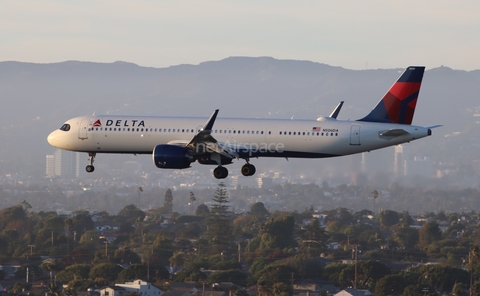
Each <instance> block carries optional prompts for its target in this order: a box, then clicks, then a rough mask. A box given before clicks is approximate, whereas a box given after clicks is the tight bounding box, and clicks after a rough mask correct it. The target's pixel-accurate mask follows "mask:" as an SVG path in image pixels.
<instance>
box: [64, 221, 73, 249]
mask: <svg viewBox="0 0 480 296" xmlns="http://www.w3.org/2000/svg"><path fill="white" fill-rule="evenodd" d="M72 227H73V220H72V218H67V219H65V228H66V230H67V254H68V253H70V230H71V229H72Z"/></svg>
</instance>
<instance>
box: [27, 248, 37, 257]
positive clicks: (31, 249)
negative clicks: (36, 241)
mask: <svg viewBox="0 0 480 296" xmlns="http://www.w3.org/2000/svg"><path fill="white" fill-rule="evenodd" d="M28 246H29V247H30V257H32V256H33V248H35V245H28Z"/></svg>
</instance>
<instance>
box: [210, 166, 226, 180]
mask: <svg viewBox="0 0 480 296" xmlns="http://www.w3.org/2000/svg"><path fill="white" fill-rule="evenodd" d="M213 176H214V177H215V178H217V179H225V178H226V177H227V176H228V170H227V168H225V167H223V166H218V167H216V168H215V169H214V170H213Z"/></svg>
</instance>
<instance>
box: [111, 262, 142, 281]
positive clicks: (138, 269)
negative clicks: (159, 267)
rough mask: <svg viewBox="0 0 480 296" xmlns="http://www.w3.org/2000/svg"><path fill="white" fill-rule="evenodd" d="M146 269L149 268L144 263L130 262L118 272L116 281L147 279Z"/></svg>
mask: <svg viewBox="0 0 480 296" xmlns="http://www.w3.org/2000/svg"><path fill="white" fill-rule="evenodd" d="M148 271H149V268H148V267H147V265H145V264H132V265H130V266H129V267H127V268H125V269H124V270H122V271H121V272H120V273H119V274H118V277H117V281H118V282H123V283H124V282H126V281H132V280H134V279H141V280H147V276H148Z"/></svg>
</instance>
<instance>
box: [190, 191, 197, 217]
mask: <svg viewBox="0 0 480 296" xmlns="http://www.w3.org/2000/svg"><path fill="white" fill-rule="evenodd" d="M196 200H197V199H196V198H195V195H194V194H193V192H191V191H190V213H193V212H192V206H193V203H194V202H195V201H196Z"/></svg>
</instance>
